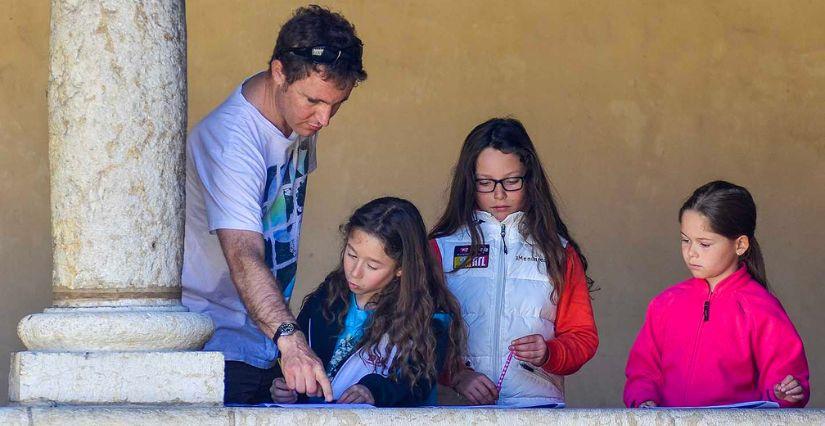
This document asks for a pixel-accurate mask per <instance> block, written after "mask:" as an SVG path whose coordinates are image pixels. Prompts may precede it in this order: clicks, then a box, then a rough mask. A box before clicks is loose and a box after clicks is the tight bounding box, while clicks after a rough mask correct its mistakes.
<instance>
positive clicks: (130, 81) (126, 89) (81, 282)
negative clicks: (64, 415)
mask: <svg viewBox="0 0 825 426" xmlns="http://www.w3.org/2000/svg"><path fill="white" fill-rule="evenodd" d="M49 71H50V78H49V92H48V103H49V161H50V166H51V209H52V237H53V242H54V272H53V282H52V290H53V300H54V304H53V306H52V307H51V308H49V309H46V310H45V311H44V312H43V313H41V314H34V315H29V316H27V317H25V318H23V320H21V322H20V325H19V326H18V334H19V336H20V339H21V340H22V341H23V343H24V344H25V345H26V347H27V348H28V349H29V351H27V352H19V353H15V354H12V366H11V367H12V368H11V374H10V384H9V395H10V399H11V400H12V401H14V402H20V403H24V404H33V403H68V404H101V403H137V404H140V403H146V404H158V403H204V404H218V403H221V402H222V399H223V357H222V355H221V354H219V353H213V352H195V351H196V350H198V349H200V348H201V347H202V346H203V343H204V342H205V341H206V340H207V339H208V338H209V336H210V335H211V333H212V332H213V328H214V327H213V324H212V321H211V320H210V319H209V318H208V317H207V316H204V315H200V314H196V313H191V312H188V310H187V309H186V308H185V307H183V306H182V305H181V304H180V290H181V283H180V271H181V263H182V259H183V256H182V254H183V229H184V217H183V214H184V185H183V180H184V169H185V150H184V147H185V133H186V113H187V111H186V29H185V16H184V0H52V9H51V52H50V70H49Z"/></svg>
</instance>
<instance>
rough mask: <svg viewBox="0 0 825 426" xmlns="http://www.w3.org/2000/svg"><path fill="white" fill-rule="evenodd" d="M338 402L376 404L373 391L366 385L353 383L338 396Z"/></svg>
mask: <svg viewBox="0 0 825 426" xmlns="http://www.w3.org/2000/svg"><path fill="white" fill-rule="evenodd" d="M337 403H338V404H375V398H373V397H372V392H370V390H369V389H367V387H366V386H364V385H352V386H350V387H349V388H348V389H347V390H345V391H344V393H343V394H341V397H340V398H338V401H337Z"/></svg>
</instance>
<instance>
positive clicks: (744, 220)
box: [679, 180, 769, 288]
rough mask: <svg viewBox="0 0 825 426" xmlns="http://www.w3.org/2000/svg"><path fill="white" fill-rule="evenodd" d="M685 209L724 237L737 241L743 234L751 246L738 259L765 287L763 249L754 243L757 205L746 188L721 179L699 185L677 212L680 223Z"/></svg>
mask: <svg viewBox="0 0 825 426" xmlns="http://www.w3.org/2000/svg"><path fill="white" fill-rule="evenodd" d="M685 210H694V211H696V212H698V213H700V214H701V215H702V216H704V217H706V218H707V219H708V223H709V224H710V228H711V230H712V231H713V232H715V233H717V234H719V235H722V236H724V237H726V238H730V239H732V240H733V239H736V238H739V237H741V236H742V235H745V236H747V237H748V242H749V243H750V247H748V250H747V251H746V252H745V253H743V254H742V255H741V256H739V260H740V261H741V262H743V263H745V266H747V268H748V273H749V274H751V277H753V279H755V280H756V281H757V282H758V283H759V284H762V286H764V287H765V288H769V287H768V277H767V274H765V262H764V260H763V259H762V250H760V249H759V243H758V242H757V241H756V235H755V234H756V203H754V202H753V197H751V193H750V192H748V190H747V189H745V188H744V187H741V186H739V185H734V184H732V183H730V182H725V181H723V180H716V181H713V182H709V183H706V184H705V185H702V186H700V187H699V188H698V189H696V191H693V195H691V196H690V198H688V199H687V201H685V203H684V204H682V208H681V209H679V223H681V222H682V214H683V213H684V212H685Z"/></svg>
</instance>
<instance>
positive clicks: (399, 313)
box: [304, 197, 467, 386]
mask: <svg viewBox="0 0 825 426" xmlns="http://www.w3.org/2000/svg"><path fill="white" fill-rule="evenodd" d="M355 229H358V230H361V231H363V232H366V233H367V234H369V235H370V236H373V237H375V238H377V239H379V240H380V241H381V242H382V243H383V245H384V251H385V252H386V254H387V255H388V256H389V257H390V258H392V259H393V260H394V261H395V262H396V265H397V266H398V267H399V268H400V269H401V271H402V273H401V276H400V277H398V278H394V279H393V280H392V281H390V283H389V284H387V286H386V287H385V288H384V289H383V290H381V292H380V293H379V294H376V295H375V296H373V297H372V299H370V301H369V302H367V306H368V307H369V309H372V310H373V313H372V315H371V316H370V321H369V322H368V324H367V325H366V327H365V329H364V336H363V338H362V339H361V342H360V343H359V347H362V348H365V349H366V353H367V356H368V357H369V358H370V360H372V361H375V364H376V365H377V366H379V367H381V368H385V367H389V370H390V378H399V377H403V378H405V379H407V380H408V381H409V383H410V386H413V385H415V384H416V383H419V382H420V381H421V380H428V381H430V383H432V384H435V380H436V377H437V375H438V374H439V373H441V372H444V371H446V373H447V374H448V375H452V374H454V373H456V372H458V371H459V370H460V369H461V368H462V367H463V365H464V355H465V354H466V345H467V337H466V332H465V330H464V321H463V320H462V318H461V309H460V308H459V304H458V302H457V300H456V299H455V297H453V295H452V293H450V291H449V290H448V289H447V286H446V284H445V281H444V274H443V270H442V268H441V260H440V259H437V257H436V255H435V254H434V253H433V252H432V250H431V249H430V246H429V243H428V241H427V230H426V227H425V225H424V220H423V219H422V218H421V214H420V213H419V212H418V209H417V208H416V207H415V206H414V205H413V204H412V203H410V202H409V201H407V200H403V199H400V198H394V197H384V198H378V199H375V200H373V201H370V202H369V203H367V204H365V205H364V206H362V207H360V208H358V209H357V210H356V211H355V212H354V213H353V214H352V217H350V219H349V220H348V221H347V222H346V223H345V224H344V225H342V226H341V233H342V235H343V237H344V246H346V241H347V239H348V238H349V236H350V235H351V233H352V232H353V231H354V230H355ZM343 257H344V248H342V249H341V255H340V261H339V264H338V267H337V268H336V269H335V270H334V271H332V272H331V273H330V274H329V275H327V277H326V279H325V280H324V283H323V284H321V286H320V287H319V288H318V289H317V290H315V291H314V292H313V293H311V294H309V295H308V296H307V297H306V299H304V302H305V303H306V301H308V300H309V299H310V298H312V297H314V296H315V295H316V294H322V292H323V291H324V289H325V290H326V293H327V297H326V300H325V301H324V303H323V312H322V313H323V316H324V318H325V319H326V320H327V321H332V320H333V319H336V320H337V321H338V323H339V324H343V321H344V317H345V316H346V312H347V310H348V309H349V302H350V297H349V296H350V290H349V287H348V286H347V279H346V276H345V273H344V262H343ZM336 305H337V306H341V305H343V306H344V309H342V310H338V314H337V316H336V315H335V311H336V310H335V309H334V308H333V307H334V306H336ZM436 313H446V314H447V315H448V316H449V317H450V320H449V324H448V326H447V327H446V333H447V337H448V339H447V341H448V347H447V352H446V357H445V361H444V367H443V369H442V371H436V364H437V352H436V336H435V333H434V329H433V327H434V321H437V320H436V319H434V318H433V315H435V314H436ZM384 336H386V337H387V338H388V339H389V344H390V346H395V347H396V348H397V352H396V356H395V358H393V359H392V360H387V359H383V358H382V356H381V351H380V350H381V346H380V342H381V340H382V339H383V338H384Z"/></svg>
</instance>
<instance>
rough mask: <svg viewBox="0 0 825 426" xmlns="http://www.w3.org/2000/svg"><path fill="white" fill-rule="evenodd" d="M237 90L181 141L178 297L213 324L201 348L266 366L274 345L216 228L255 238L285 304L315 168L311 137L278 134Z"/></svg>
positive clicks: (291, 286)
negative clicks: (249, 305) (235, 279)
mask: <svg viewBox="0 0 825 426" xmlns="http://www.w3.org/2000/svg"><path fill="white" fill-rule="evenodd" d="M242 87H243V84H241V85H240V86H239V87H238V88H237V89H236V90H235V91H234V92H233V93H232V95H230V96H229V98H227V99H226V100H225V101H224V102H223V104H221V105H220V106H218V107H217V108H216V109H215V110H214V111H212V112H211V113H210V114H209V115H208V116H206V118H204V119H203V120H202V121H201V122H200V123H198V125H197V126H195V128H193V129H192V131H191V132H190V133H189V137H188V139H187V143H186V154H187V159H186V235H185V242H184V255H183V257H184V259H183V276H182V283H183V297H182V299H183V304H184V305H186V306H187V307H188V308H189V309H190V310H192V311H194V312H201V313H205V314H208V315H209V316H210V317H211V318H212V320H213V321H214V322H215V334H214V335H213V336H212V338H211V339H210V340H209V341H208V342H207V343H206V345H205V347H204V350H208V351H209V350H212V351H220V352H223V354H224V357H225V359H226V360H231V361H242V362H245V363H247V364H249V365H252V366H255V367H258V368H270V367H271V366H272V365H273V363H274V360H275V357H276V356H277V348H276V347H275V345H274V344H273V343H272V341H271V340H270V339H269V338H267V336H265V335H264V334H263V333H262V332H261V331H260V329H259V328H258V327H257V325H256V324H255V322H254V321H253V320H252V319H251V318H250V317H249V314H248V313H247V311H246V308H245V307H244V304H243V302H241V299H240V296H238V292H237V290H236V289H235V286H234V284H233V283H232V280H231V279H230V276H229V268H228V266H227V263H226V259H225V258H224V256H223V252H222V251H221V247H220V243H219V242H218V237H217V235H216V234H215V231H216V230H218V229H237V230H247V231H254V232H259V233H261V234H262V235H263V238H264V246H265V256H264V258H265V260H266V262H267V265H268V266H269V267H270V269H271V270H272V273H273V274H274V275H275V277H276V278H277V279H278V283H279V284H280V286H281V290H282V291H283V294H284V296H285V297H286V298H287V299H288V298H289V296H290V295H291V293H292V289H293V287H294V285H295V273H296V270H297V266H298V237H299V234H300V231H301V218H302V216H303V208H304V200H305V195H306V183H307V175H308V174H309V173H310V172H312V171H313V170H314V169H315V166H316V159H315V136H314V135H313V136H311V137H307V138H304V137H299V136H298V135H297V134H296V133H295V132H293V133H292V135H290V136H289V137H285V136H284V134H283V133H282V132H281V131H280V130H278V128H277V127H275V126H274V125H273V124H272V123H271V122H269V120H267V119H266V118H264V116H263V115H261V113H260V112H259V111H258V110H257V109H256V108H255V106H253V105H252V104H250V103H249V102H248V101H247V100H246V99H245V98H244V97H243V94H242V92H241V89H242Z"/></svg>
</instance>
